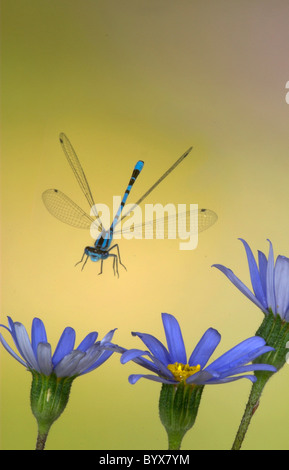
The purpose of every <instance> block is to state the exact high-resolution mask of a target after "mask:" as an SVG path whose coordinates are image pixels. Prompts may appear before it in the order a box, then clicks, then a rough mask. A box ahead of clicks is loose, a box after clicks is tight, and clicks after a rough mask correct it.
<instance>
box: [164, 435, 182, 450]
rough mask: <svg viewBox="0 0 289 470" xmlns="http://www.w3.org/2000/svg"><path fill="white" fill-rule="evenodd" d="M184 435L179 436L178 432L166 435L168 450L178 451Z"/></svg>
mask: <svg viewBox="0 0 289 470" xmlns="http://www.w3.org/2000/svg"><path fill="white" fill-rule="evenodd" d="M184 434H185V433H184ZM184 434H180V433H178V432H176V433H173V432H170V433H168V441H169V445H168V450H180V448H181V445H182V440H183V437H184Z"/></svg>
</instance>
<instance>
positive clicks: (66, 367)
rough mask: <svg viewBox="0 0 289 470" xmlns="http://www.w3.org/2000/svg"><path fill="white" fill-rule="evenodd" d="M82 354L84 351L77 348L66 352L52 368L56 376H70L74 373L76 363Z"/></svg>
mask: <svg viewBox="0 0 289 470" xmlns="http://www.w3.org/2000/svg"><path fill="white" fill-rule="evenodd" d="M84 355H85V353H84V352H82V351H77V350H75V351H71V352H70V353H68V354H66V355H65V356H64V357H63V359H62V360H61V361H60V362H58V364H57V366H56V367H55V368H54V372H55V374H56V375H57V377H72V376H73V375H75V374H76V370H77V366H78V363H79V361H80V360H81V359H82V358H83V357H84Z"/></svg>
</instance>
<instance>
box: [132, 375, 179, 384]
mask: <svg viewBox="0 0 289 470" xmlns="http://www.w3.org/2000/svg"><path fill="white" fill-rule="evenodd" d="M139 379H148V380H153V381H155V382H161V383H163V384H171V385H176V384H178V382H176V381H175V380H168V379H164V378H162V377H159V376H158V375H150V374H147V375H146V374H132V375H130V376H129V378H128V380H129V383H131V384H132V385H134V384H135V383H136V382H137V381H138V380H139Z"/></svg>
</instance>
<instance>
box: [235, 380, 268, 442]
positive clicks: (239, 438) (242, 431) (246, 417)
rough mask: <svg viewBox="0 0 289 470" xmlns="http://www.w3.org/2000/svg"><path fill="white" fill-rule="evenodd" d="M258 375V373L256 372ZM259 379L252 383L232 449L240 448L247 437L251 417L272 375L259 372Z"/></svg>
mask: <svg viewBox="0 0 289 470" xmlns="http://www.w3.org/2000/svg"><path fill="white" fill-rule="evenodd" d="M256 375H257V374H256ZM258 375H259V377H258V380H257V382H255V383H254V384H253V385H252V389H251V393H250V396H249V400H248V403H247V405H246V408H245V412H244V414H243V418H242V421H241V423H240V426H239V429H238V432H237V434H236V437H235V441H234V443H233V446H232V450H240V449H241V447H242V444H243V441H244V439H245V436H246V433H247V431H248V428H249V425H250V422H251V419H252V417H253V415H254V413H255V411H256V410H257V408H258V406H259V402H260V398H261V395H262V392H263V389H264V387H265V385H266V383H267V381H268V380H269V378H270V376H271V374H270V375H268V374H266V373H263V374H262V373H259V374H258Z"/></svg>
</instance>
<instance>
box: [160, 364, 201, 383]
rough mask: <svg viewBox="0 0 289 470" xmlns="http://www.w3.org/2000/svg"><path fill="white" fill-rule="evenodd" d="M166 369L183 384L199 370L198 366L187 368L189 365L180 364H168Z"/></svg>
mask: <svg viewBox="0 0 289 470" xmlns="http://www.w3.org/2000/svg"><path fill="white" fill-rule="evenodd" d="M167 368H168V369H169V371H170V372H171V373H172V374H173V375H174V377H175V379H176V380H178V381H179V382H183V381H184V382H185V381H186V380H187V378H188V377H190V376H191V375H194V374H195V373H196V372H199V371H200V370H201V366H200V365H199V364H198V365H197V366H189V364H181V363H180V362H175V363H174V364H169V365H168V366H167Z"/></svg>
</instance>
